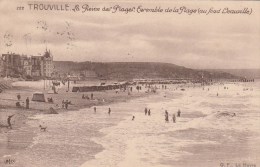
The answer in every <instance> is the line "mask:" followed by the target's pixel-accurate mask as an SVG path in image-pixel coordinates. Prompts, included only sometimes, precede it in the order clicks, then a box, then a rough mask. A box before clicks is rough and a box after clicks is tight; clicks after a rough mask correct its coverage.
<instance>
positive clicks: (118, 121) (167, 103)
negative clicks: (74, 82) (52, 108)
mask: <svg viewBox="0 0 260 167" xmlns="http://www.w3.org/2000/svg"><path fill="white" fill-rule="evenodd" d="M224 86H226V87H228V89H224ZM181 87H182V88H184V89H185V91H181V90H180V88H181ZM176 88H177V90H176ZM245 88H248V89H247V90H246V91H244V90H245ZM102 93H104V92H100V95H102ZM95 94H96V93H95ZM107 94H109V98H108V99H113V98H114V99H116V100H114V101H110V102H107V103H104V104H99V106H97V112H96V113H94V111H93V107H87V108H82V109H79V110H73V109H74V108H72V111H69V112H66V111H62V110H60V114H57V115H52V114H42V113H44V111H39V112H38V113H37V114H32V115H29V116H27V119H26V122H25V125H24V126H22V129H23V130H25V131H30V132H31V133H30V135H27V134H26V133H25V136H27V137H28V138H27V139H28V141H29V142H22V140H21V141H19V142H21V143H24V147H20V145H19V147H17V146H16V147H15V146H14V147H13V149H11V147H10V146H8V144H6V138H3V137H1V144H2V145H4V146H5V150H8V151H9V154H10V156H7V155H5V156H4V157H2V160H1V161H2V162H3V161H4V160H6V159H14V160H15V163H14V164H13V166H19V167H35V166H37V167H46V166H50V167H54V166H65V167H66V166H68V167H74V166H75V167H77V166H82V167H98V166H100V167H107V166H111V167H128V166H129V167H130V166H131V167H132V166H138V167H145V166H152V167H170V166H174V167H189V166H193V167H204V166H205V167H208V166H210V167H211V166H220V165H221V164H222V163H223V164H224V165H226V164H227V163H229V164H232V165H239V164H240V165H241V166H243V164H244V163H245V164H248V165H250V164H251V165H254V164H255V165H256V166H258V165H259V164H260V162H259V156H258V155H260V148H259V145H260V143H259V141H260V140H259V138H260V129H259V128H260V126H259V125H260V124H259V123H260V120H259V119H260V115H259V113H260V111H259V108H260V104H259V99H260V88H259V85H258V83H235V84H234V83H226V84H225V85H223V84H219V83H216V84H214V85H211V86H205V87H204V89H203V87H201V86H198V85H196V86H195V87H193V85H171V86H170V85H169V86H168V89H167V90H159V93H158V94H155V95H153V96H145V94H144V93H143V92H142V93H137V92H135V94H136V95H133V96H134V97H133V98H129V97H128V96H127V95H123V94H122V96H121V95H119V96H118V95H117V94H115V93H114V92H107ZM217 94H218V96H217ZM112 95H113V96H116V97H113V98H112V97H111V96H112ZM74 96H75V97H76V95H75V93H74V95H72V97H73V98H74ZM102 96H104V95H102ZM97 97H98V93H97ZM136 97H138V98H136ZM73 98H72V99H73ZM77 100H80V99H77ZM111 102H114V103H111ZM76 103H78V104H80V102H76ZM109 107H110V108H111V109H112V112H111V115H108V113H107V112H108V108H109ZM145 107H147V108H149V109H151V116H146V115H145V114H144V108H145ZM178 109H180V110H181V117H180V118H179V117H177V119H176V121H177V122H176V123H172V120H171V119H170V122H169V123H165V120H164V112H165V110H168V112H169V114H170V118H171V116H172V114H176V112H177V111H178ZM33 111H34V110H32V111H25V112H28V113H29V112H33ZM10 112H11V111H10ZM234 113H235V115H233V114H234ZM132 116H135V120H134V121H132ZM39 124H42V125H45V126H47V131H46V132H40V130H39V127H38V126H39ZM22 129H21V130H19V131H20V132H21V131H22ZM15 133H16V131H15V130H11V131H8V132H7V134H8V135H4V136H5V137H6V136H12V134H15ZM21 138H22V137H21ZM11 139H12V138H11ZM7 140H8V139H7ZM12 140H14V139H12ZM9 143H12V142H9ZM13 143H14V142H13ZM10 150H14V151H12V152H10ZM1 152H2V151H1ZM14 152H16V154H13V153H14ZM4 165H5V164H4ZM0 166H1V165H0Z"/></svg>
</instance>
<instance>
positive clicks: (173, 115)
mask: <svg viewBox="0 0 260 167" xmlns="http://www.w3.org/2000/svg"><path fill="white" fill-rule="evenodd" d="M172 122H173V123H175V122H176V117H175V114H172Z"/></svg>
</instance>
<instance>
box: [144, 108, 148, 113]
mask: <svg viewBox="0 0 260 167" xmlns="http://www.w3.org/2000/svg"><path fill="white" fill-rule="evenodd" d="M144 114H145V115H147V108H146V107H145V109H144Z"/></svg>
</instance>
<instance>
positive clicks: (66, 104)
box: [65, 100, 69, 110]
mask: <svg viewBox="0 0 260 167" xmlns="http://www.w3.org/2000/svg"><path fill="white" fill-rule="evenodd" d="M68 107H69V101H68V100H66V102H65V108H66V110H67V109H68Z"/></svg>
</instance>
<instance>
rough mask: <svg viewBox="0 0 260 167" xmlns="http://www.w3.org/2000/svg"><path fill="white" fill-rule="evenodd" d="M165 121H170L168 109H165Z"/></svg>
mask: <svg viewBox="0 0 260 167" xmlns="http://www.w3.org/2000/svg"><path fill="white" fill-rule="evenodd" d="M165 122H169V114H168V111H167V110H165Z"/></svg>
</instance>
